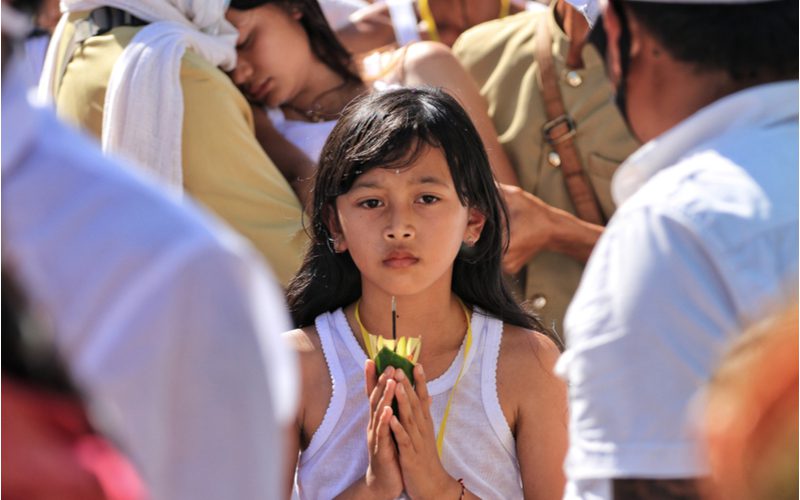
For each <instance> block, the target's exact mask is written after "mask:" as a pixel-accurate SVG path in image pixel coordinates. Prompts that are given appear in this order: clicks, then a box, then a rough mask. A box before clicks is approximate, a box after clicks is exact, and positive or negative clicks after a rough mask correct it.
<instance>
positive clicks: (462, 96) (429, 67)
mask: <svg viewBox="0 0 800 500" xmlns="http://www.w3.org/2000/svg"><path fill="white" fill-rule="evenodd" d="M405 50H406V54H405V60H404V61H402V62H401V63H400V71H402V72H403V74H402V77H401V80H402V82H403V84H404V85H407V86H414V85H430V86H433V87H442V88H443V89H444V90H445V91H447V93H449V94H450V95H452V96H453V97H455V98H456V100H457V101H458V102H459V103H460V104H461V105H462V106H463V107H464V109H465V110H466V111H467V113H468V114H469V117H470V118H471V119H472V123H473V124H474V125H475V128H476V129H477V130H478V133H479V134H480V136H481V140H482V141H483V145H484V147H485V148H486V153H487V154H488V155H489V164H490V165H491V166H492V172H493V173H494V177H495V179H496V180H497V181H499V182H502V183H503V184H511V185H514V186H519V178H518V177H517V173H516V172H515V171H514V168H513V166H512V165H511V161H510V160H509V159H508V156H507V155H506V153H505V150H503V147H502V146H501V145H500V141H499V140H498V138H497V131H496V130H495V128H494V124H493V123H492V120H491V119H490V118H489V111H488V107H487V105H486V101H485V100H484V98H483V96H481V95H480V91H479V90H478V86H477V85H476V84H475V82H474V81H473V80H472V77H471V76H470V75H469V73H467V71H466V70H465V69H464V67H463V66H461V63H459V62H458V59H456V58H455V56H454V55H453V53H452V52H451V51H450V48H448V47H447V46H446V45H444V44H441V43H437V42H417V43H412V44H410V45H408V47H407V48H406V49H405Z"/></svg>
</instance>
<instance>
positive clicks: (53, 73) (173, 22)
mask: <svg viewBox="0 0 800 500" xmlns="http://www.w3.org/2000/svg"><path fill="white" fill-rule="evenodd" d="M226 6H227V2H226V1H225V0H61V11H62V12H64V13H65V14H64V15H63V16H62V18H61V21H60V22H59V24H58V27H57V28H56V30H55V32H54V34H53V40H52V41H51V43H50V48H49V50H48V53H47V57H46V59H45V65H44V70H43V72H42V78H41V80H40V82H39V97H40V98H41V99H43V100H44V101H49V100H51V99H52V98H53V92H54V87H55V83H56V81H57V79H58V78H60V75H59V74H58V72H59V68H56V64H55V59H56V53H57V51H58V47H60V46H61V44H62V38H63V32H64V26H65V25H66V20H67V13H70V12H77V11H86V10H92V9H96V8H98V7H116V8H118V9H122V10H125V11H127V12H129V13H130V14H132V15H134V16H136V17H138V18H141V19H143V20H145V21H148V22H149V23H150V24H148V25H146V26H145V27H144V28H142V29H141V30H139V32H138V33H137V34H136V36H134V37H133V39H132V40H131V42H130V43H129V44H128V46H127V47H126V48H125V50H124V51H123V52H122V54H121V55H120V57H119V59H117V61H116V63H114V68H113V70H112V72H111V77H110V79H109V81H108V87H107V89H106V97H105V103H104V108H103V132H102V147H103V151H104V152H106V153H113V154H118V155H121V156H123V157H125V158H128V159H130V160H133V161H134V162H136V163H138V164H140V165H142V166H144V167H146V168H147V169H148V170H150V171H152V172H153V173H155V174H156V176H157V177H158V178H160V179H161V180H163V181H164V182H166V183H167V184H169V185H172V186H174V187H175V188H177V189H178V190H182V189H183V173H182V163H181V147H182V144H181V136H182V130H183V91H182V89H181V82H180V69H181V58H182V57H183V54H184V52H185V51H186V49H187V48H190V49H192V50H193V51H195V52H196V53H198V54H199V55H200V56H202V57H203V58H204V59H206V60H207V61H208V62H210V63H211V64H213V65H214V66H220V67H222V68H223V69H225V70H229V69H232V68H233V67H234V66H235V65H236V38H237V33H236V30H235V29H234V28H233V26H232V25H231V24H230V23H228V22H227V21H226V20H225V8H226Z"/></svg>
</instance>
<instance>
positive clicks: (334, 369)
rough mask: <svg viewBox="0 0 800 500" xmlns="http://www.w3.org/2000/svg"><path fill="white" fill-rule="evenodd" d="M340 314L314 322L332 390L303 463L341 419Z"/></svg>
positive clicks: (344, 383)
mask: <svg viewBox="0 0 800 500" xmlns="http://www.w3.org/2000/svg"><path fill="white" fill-rule="evenodd" d="M340 312H341V309H339V310H337V311H335V312H332V313H325V314H321V315H319V316H317V318H316V320H315V321H314V325H315V326H316V328H317V334H318V335H319V339H320V343H321V344H322V354H323V356H324V357H325V363H326V364H327V365H328V372H329V373H330V376H331V388H332V390H331V400H330V402H329V403H328V409H327V410H326V411H325V416H324V417H323V418H322V423H321V424H320V426H319V428H318V429H317V431H316V432H315V433H314V435H313V436H312V437H311V442H310V443H309V444H308V448H306V450H305V451H304V452H303V454H302V461H303V462H306V461H308V460H310V459H311V458H313V457H314V454H315V453H316V452H317V451H318V450H319V449H320V448H321V447H322V445H324V444H325V441H326V440H327V439H328V437H329V436H330V434H331V431H332V430H333V428H334V427H335V426H336V422H337V421H338V420H339V418H340V417H341V415H342V412H343V411H344V407H345V402H346V400H347V377H345V374H344V370H343V369H342V360H341V358H340V349H339V348H337V344H339V341H337V338H338V337H339V333H338V328H337V326H336V315H337V313H340Z"/></svg>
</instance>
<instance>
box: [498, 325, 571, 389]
mask: <svg viewBox="0 0 800 500" xmlns="http://www.w3.org/2000/svg"><path fill="white" fill-rule="evenodd" d="M560 355H561V352H560V351H559V349H558V347H557V346H556V344H555V343H554V342H553V341H552V340H551V339H550V338H549V337H548V336H547V335H545V334H543V333H540V332H537V331H534V330H528V329H527V328H523V327H520V326H515V325H510V324H507V323H506V324H504V325H503V335H502V340H501V342H500V354H499V357H498V364H497V376H498V382H501V381H507V382H511V383H512V384H513V385H515V386H516V383H514V381H515V380H518V379H520V377H519V374H520V373H525V374H526V377H524V378H525V379H527V380H528V381H531V380H533V381H536V380H540V381H542V382H543V383H548V382H550V381H551V379H553V378H555V377H556V375H555V374H554V373H553V368H554V367H555V364H556V361H557V360H558V357H559V356H560ZM524 385H525V384H523V386H524Z"/></svg>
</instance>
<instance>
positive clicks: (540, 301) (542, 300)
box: [531, 293, 547, 311]
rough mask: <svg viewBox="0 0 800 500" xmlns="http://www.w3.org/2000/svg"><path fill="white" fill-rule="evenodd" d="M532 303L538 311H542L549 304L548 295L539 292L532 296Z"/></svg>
mask: <svg viewBox="0 0 800 500" xmlns="http://www.w3.org/2000/svg"><path fill="white" fill-rule="evenodd" d="M531 305H532V306H533V308H534V309H536V310H537V311H541V310H542V309H544V308H545V306H546V305H547V297H545V296H544V295H542V294H541V293H537V294H536V295H534V296H533V297H531Z"/></svg>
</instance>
